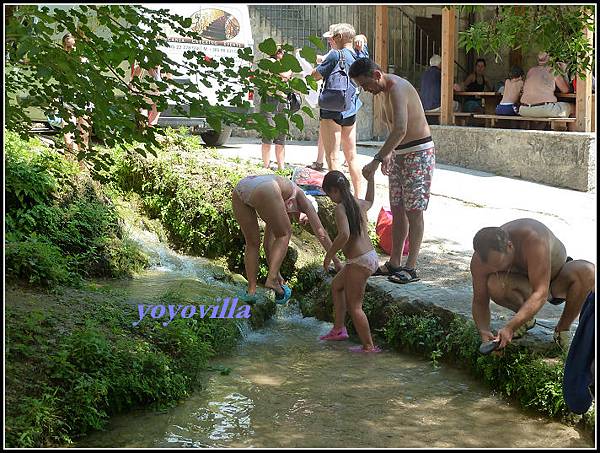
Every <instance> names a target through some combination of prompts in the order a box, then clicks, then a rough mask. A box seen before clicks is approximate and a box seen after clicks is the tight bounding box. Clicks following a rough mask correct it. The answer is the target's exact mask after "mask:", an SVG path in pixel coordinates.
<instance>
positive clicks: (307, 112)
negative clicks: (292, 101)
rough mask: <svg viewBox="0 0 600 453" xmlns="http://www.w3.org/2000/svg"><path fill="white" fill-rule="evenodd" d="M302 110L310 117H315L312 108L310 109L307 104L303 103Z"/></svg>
mask: <svg viewBox="0 0 600 453" xmlns="http://www.w3.org/2000/svg"><path fill="white" fill-rule="evenodd" d="M302 111H303V112H304V113H306V114H307V115H308V116H310V117H311V118H314V117H315V115H314V113H313V111H312V109H311V108H310V107H309V106H307V105H305V106H303V107H302Z"/></svg>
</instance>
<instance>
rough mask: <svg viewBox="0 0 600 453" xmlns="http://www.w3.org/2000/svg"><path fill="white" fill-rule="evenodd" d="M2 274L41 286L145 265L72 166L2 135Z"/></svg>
mask: <svg viewBox="0 0 600 453" xmlns="http://www.w3.org/2000/svg"><path fill="white" fill-rule="evenodd" d="M5 162H6V167H5V173H6V188H5V196H6V200H7V202H6V249H7V263H8V266H7V276H8V277H9V278H10V277H13V278H18V279H22V280H25V281H28V282H29V283H32V284H36V285H41V286H45V287H55V286H56V285H60V284H65V283H72V282H75V281H77V280H78V279H79V277H95V276H98V277H123V276H128V275H131V274H132V272H134V271H137V270H139V269H141V268H143V267H144V266H146V265H147V259H146V257H145V256H144V255H143V254H142V253H141V251H140V250H139V248H138V247H137V245H135V244H134V243H132V242H130V241H127V240H126V239H124V238H123V233H122V227H121V225H120V223H119V218H118V216H117V214H116V210H115V208H114V206H113V205H112V204H111V202H110V200H108V198H107V197H106V196H105V195H104V194H103V192H102V188H101V187H100V186H99V184H98V183H96V182H94V181H93V180H91V179H90V177H89V176H86V175H85V174H83V173H82V172H81V171H80V170H79V167H78V165H77V164H76V163H75V162H72V161H70V160H69V159H67V158H65V157H64V156H62V155H61V154H59V153H58V152H57V151H54V150H51V149H48V148H46V147H45V146H43V145H42V143H41V142H40V141H39V140H38V139H31V140H29V141H24V140H22V139H20V138H19V137H18V136H17V135H15V134H14V133H12V132H6V131H5Z"/></svg>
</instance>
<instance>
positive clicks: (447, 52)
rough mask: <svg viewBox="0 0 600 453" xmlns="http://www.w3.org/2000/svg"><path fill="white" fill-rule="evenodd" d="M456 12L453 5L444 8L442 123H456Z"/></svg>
mask: <svg viewBox="0 0 600 453" xmlns="http://www.w3.org/2000/svg"><path fill="white" fill-rule="evenodd" d="M455 44H456V14H455V9H454V7H453V6H450V7H447V8H444V9H442V93H441V94H442V98H441V109H440V110H441V115H440V124H454V111H453V108H452V107H453V104H454V102H453V101H454V90H453V85H454V46H455Z"/></svg>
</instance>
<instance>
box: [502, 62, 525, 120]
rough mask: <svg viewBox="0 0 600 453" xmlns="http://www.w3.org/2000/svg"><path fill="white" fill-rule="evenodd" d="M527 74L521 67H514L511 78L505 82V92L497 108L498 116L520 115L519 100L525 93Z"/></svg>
mask: <svg viewBox="0 0 600 453" xmlns="http://www.w3.org/2000/svg"><path fill="white" fill-rule="evenodd" d="M524 76H525V73H524V72H523V69H521V68H520V67H519V66H513V67H512V69H511V70H510V74H509V78H508V79H506V82H504V92H503V95H502V100H501V101H500V104H498V105H497V106H496V115H512V116H514V115H518V114H519V107H518V104H519V98H520V97H521V92H522V91H523V77H524Z"/></svg>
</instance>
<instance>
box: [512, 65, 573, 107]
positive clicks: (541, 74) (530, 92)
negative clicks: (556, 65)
mask: <svg viewBox="0 0 600 453" xmlns="http://www.w3.org/2000/svg"><path fill="white" fill-rule="evenodd" d="M557 79H558V77H557V76H555V75H554V74H553V73H552V69H551V68H550V67H549V66H534V67H533V68H531V69H530V70H529V72H527V78H526V79H525V84H524V85H523V95H522V96H521V102H522V103H523V104H539V103H542V102H557V99H556V96H555V95H554V90H555V89H556V86H557V84H558V85H559V88H560V89H561V91H563V92H565V87H563V86H561V83H560V82H561V81H560V80H557ZM561 79H562V77H561ZM562 82H563V84H564V85H566V82H564V80H563V81H562ZM566 91H568V86H566Z"/></svg>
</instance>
